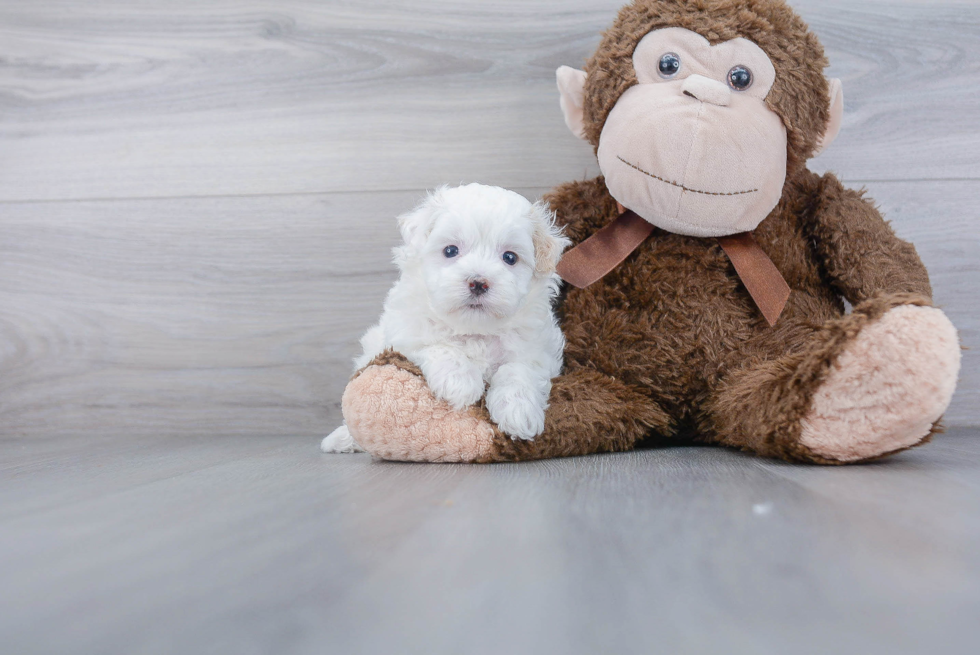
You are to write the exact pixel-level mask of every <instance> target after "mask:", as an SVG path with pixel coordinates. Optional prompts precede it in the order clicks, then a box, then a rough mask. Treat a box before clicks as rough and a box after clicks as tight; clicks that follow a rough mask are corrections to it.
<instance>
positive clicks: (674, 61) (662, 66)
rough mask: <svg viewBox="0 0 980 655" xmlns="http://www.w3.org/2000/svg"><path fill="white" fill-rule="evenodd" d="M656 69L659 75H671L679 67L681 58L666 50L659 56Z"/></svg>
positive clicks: (674, 73) (675, 72) (675, 73)
mask: <svg viewBox="0 0 980 655" xmlns="http://www.w3.org/2000/svg"><path fill="white" fill-rule="evenodd" d="M657 69H658V70H659V71H660V77H673V76H674V75H677V71H679V70H680V69H681V58H680V57H678V56H677V55H675V54H674V53H673V52H668V53H667V54H665V55H664V56H663V57H661V58H660V63H659V64H657Z"/></svg>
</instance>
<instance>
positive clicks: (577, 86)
mask: <svg viewBox="0 0 980 655" xmlns="http://www.w3.org/2000/svg"><path fill="white" fill-rule="evenodd" d="M557 76H558V92H559V93H561V98H560V100H559V102H560V103H561V111H562V113H563V114H564V115H565V125H567V126H568V129H570V130H571V131H572V134H574V135H575V136H577V137H578V138H580V139H582V140H585V113H584V110H583V106H584V104H585V71H580V70H578V69H575V68H572V67H571V66H562V67H561V68H559V69H558V71H557Z"/></svg>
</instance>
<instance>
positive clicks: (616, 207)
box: [343, 0, 960, 464]
mask: <svg viewBox="0 0 980 655" xmlns="http://www.w3.org/2000/svg"><path fill="white" fill-rule="evenodd" d="M826 65H827V61H826V59H825V57H824V53H823V49H822V47H821V46H820V44H819V42H818V41H817V39H816V37H815V36H814V35H813V34H812V33H810V32H809V31H808V29H807V26H806V25H805V23H804V22H803V21H802V20H801V19H800V18H799V17H798V16H796V14H795V13H793V11H792V10H791V9H790V8H789V7H788V6H787V5H786V4H785V3H784V2H782V1H781V0H695V1H688V0H635V2H633V3H632V4H631V5H628V6H627V7H625V8H623V9H622V10H621V11H620V13H619V16H618V18H617V19H616V21H615V23H614V24H613V26H612V27H611V28H610V29H609V30H608V31H607V32H606V33H605V34H604V36H603V39H602V42H601V44H600V45H599V48H598V50H597V51H596V53H595V55H594V56H593V57H592V58H591V59H590V60H589V62H588V64H587V66H586V70H585V71H577V70H574V69H571V68H568V67H562V68H561V69H559V71H558V86H559V89H560V91H561V107H562V110H563V112H564V115H565V121H566V123H567V124H568V126H569V128H570V129H571V130H572V131H573V132H574V133H575V134H577V135H578V136H580V137H581V138H583V139H585V140H587V141H588V142H589V143H591V144H592V145H593V146H594V147H595V150H596V155H597V157H598V162H599V167H600V170H601V171H602V173H603V175H602V176H601V177H598V178H596V179H594V180H588V181H583V182H570V183H567V184H563V185H561V186H559V187H558V188H557V189H555V190H554V191H553V192H552V193H550V194H549V195H548V196H546V199H547V201H548V202H549V203H550V204H551V207H552V209H553V210H554V211H555V212H556V213H557V217H558V223H559V224H561V225H563V226H564V229H565V234H566V235H567V236H568V237H570V238H571V239H572V241H573V242H574V243H576V244H582V245H580V246H579V247H578V248H576V249H573V250H572V251H570V252H568V253H567V254H566V260H567V262H563V265H565V266H566V269H565V270H563V269H562V268H559V272H561V273H562V277H563V278H565V279H566V281H571V282H574V283H575V286H572V285H566V293H564V295H563V297H562V299H561V304H560V306H559V309H558V311H559V314H560V317H561V323H562V329H563V330H564V332H565V336H566V339H567V347H566V350H565V370H564V372H563V374H562V375H561V376H560V377H558V378H556V379H555V380H554V383H553V387H552V392H551V397H550V405H549V408H548V410H547V414H546V427H545V431H544V433H543V434H541V435H539V436H538V437H536V438H535V439H533V440H530V441H521V440H512V439H510V438H509V437H506V436H505V435H503V434H502V433H500V432H499V431H498V430H497V429H496V428H495V426H494V425H493V424H492V423H491V422H490V420H489V416H488V415H487V413H486V410H485V409H484V408H483V407H481V406H475V407H471V408H469V409H467V410H464V411H454V410H453V409H452V408H450V407H449V406H448V405H447V404H446V403H444V402H442V401H440V400H437V399H435V398H434V397H433V396H432V394H431V393H430V392H429V390H428V387H427V386H426V384H425V381H424V379H423V378H422V377H421V373H420V371H419V370H418V369H417V368H416V367H415V366H413V365H412V364H411V363H410V362H408V361H407V360H406V359H405V358H404V357H401V356H400V355H399V354H398V353H392V352H389V353H385V354H384V355H382V356H380V357H378V358H377V359H375V361H373V362H372V363H371V364H370V365H369V366H367V367H366V368H364V369H362V370H361V371H359V372H358V373H357V374H356V375H355V377H354V378H353V379H352V381H351V383H350V384H349V385H348V388H347V390H346V391H345V393H344V399H343V409H344V417H345V419H346V422H347V425H348V427H349V429H350V432H351V434H352V435H353V437H354V438H355V439H356V440H357V442H358V443H359V444H360V445H361V446H362V447H363V448H365V449H366V450H368V451H369V452H371V453H373V454H374V455H376V456H379V457H383V458H386V459H398V460H413V461H473V462H492V461H511V460H521V459H535V458H544V457H559V456H569V455H582V454H587V453H597V452H608V451H622V450H629V449H631V448H634V447H636V446H637V445H639V444H641V443H642V442H644V441H645V440H650V439H654V438H670V437H677V438H686V439H693V440H696V441H700V442H704V443H715V444H723V445H727V446H733V447H737V448H741V449H744V450H747V451H751V452H753V453H757V454H759V455H762V456H767V457H779V458H783V459H788V460H795V461H801V462H813V463H820V464H840V463H847V462H859V461H865V460H869V459H874V458H878V457H881V456H883V455H887V454H890V453H894V452H898V451H901V450H904V449H906V448H910V447H912V446H915V445H917V444H919V443H922V442H923V441H925V440H927V439H928V438H929V436H930V435H931V434H932V433H933V432H934V431H935V430H936V426H937V423H938V421H939V419H940V417H941V415H942V413H943V412H944V411H945V409H946V407H947V406H948V405H949V402H950V399H951V397H952V394H953V391H954V388H955V385H956V378H957V374H958V371H959V361H960V359H959V358H960V352H959V344H958V340H957V335H956V331H955V329H954V328H953V326H952V325H951V324H950V322H949V320H948V319H947V318H946V316H945V315H944V314H943V313H942V312H941V311H940V310H939V309H937V308H934V307H932V306H931V288H930V285H929V277H928V274H927V273H926V270H925V268H924V267H923V265H922V262H921V261H920V260H919V257H918V255H917V254H916V252H915V248H914V247H913V246H912V245H911V244H909V243H906V242H904V241H902V240H900V239H899V238H897V237H896V236H895V234H894V233H893V232H892V230H891V228H890V227H889V226H888V224H887V223H885V221H884V220H883V219H882V217H881V215H880V214H879V213H878V211H877V210H876V209H875V207H874V204H873V203H872V202H871V201H870V200H869V199H866V198H864V197H863V196H862V194H861V193H860V192H856V191H852V190H849V189H846V188H844V187H843V186H842V185H841V183H840V182H839V181H838V180H837V178H836V177H834V176H833V175H831V174H827V175H823V176H819V175H816V174H814V173H812V172H811V171H809V170H808V169H807V168H806V160H807V159H808V158H810V157H811V156H813V155H815V154H816V153H818V152H819V151H821V150H822V149H823V148H825V147H827V145H829V143H830V142H831V141H832V140H833V138H834V137H835V136H836V134H837V131H838V129H839V127H840V122H841V113H842V110H843V100H842V95H841V87H840V82H839V81H837V80H831V81H828V80H827V79H826V78H825V77H824V75H823V68H824V67H825V66H826ZM624 209H625V210H627V211H625V213H624ZM590 237H594V238H591V239H590ZM610 244H611V245H610ZM624 244H625V245H624ZM845 299H846V300H847V301H848V302H850V303H851V304H852V305H853V310H852V311H851V312H850V313H846V312H845V303H844V300H845Z"/></svg>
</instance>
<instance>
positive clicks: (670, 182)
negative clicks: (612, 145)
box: [616, 155, 758, 196]
mask: <svg viewBox="0 0 980 655" xmlns="http://www.w3.org/2000/svg"><path fill="white" fill-rule="evenodd" d="M616 159H618V160H619V161H621V162H623V163H624V164H626V165H627V166H629V167H630V168H633V169H636V170H638V171H640V172H641V173H643V174H644V175H649V176H650V177H652V178H653V179H655V180H659V181H661V182H663V183H664V184H669V185H671V186H675V187H677V188H679V189H683V190H684V191H690V192H691V193H700V194H703V195H706V196H743V195H745V194H746V193H755V192H756V191H758V189H749V190H748V191H730V192H728V193H718V192H714V191H701V190H700V189H692V188H690V187H686V186H684V185H683V184H681V183H679V182H672V181H671V180H665V179H664V178H662V177H660V176H659V175H654V174H653V173H650V172H647V171H645V170H643V169H642V168H640V167H639V166H637V165H636V164H631V163H630V162H628V161H626V160H625V159H623V158H622V157H620V156H619V155H616Z"/></svg>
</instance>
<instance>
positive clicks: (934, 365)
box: [800, 305, 960, 462]
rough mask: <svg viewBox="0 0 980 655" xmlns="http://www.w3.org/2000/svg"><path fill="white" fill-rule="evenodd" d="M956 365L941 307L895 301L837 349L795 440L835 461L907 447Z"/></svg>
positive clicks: (933, 412)
mask: <svg viewBox="0 0 980 655" xmlns="http://www.w3.org/2000/svg"><path fill="white" fill-rule="evenodd" d="M959 368H960V346H959V340H958V339H957V336H956V328H954V327H953V324H952V323H950V322H949V319H947V318H946V315H945V314H943V313H942V311H940V310H938V309H936V308H934V307H919V306H914V305H902V306H899V307H895V308H894V309H891V310H889V311H888V312H886V313H885V314H884V315H883V316H882V317H881V318H880V319H878V320H877V321H875V322H874V323H871V324H869V325H867V326H866V327H865V328H864V329H862V330H861V332H860V333H858V335H857V336H856V337H855V338H854V340H853V341H852V342H851V343H850V344H848V346H847V347H846V348H845V349H844V350H843V351H842V352H841V354H840V355H839V356H838V358H837V361H836V362H835V363H834V364H833V365H832V367H831V369H830V372H829V374H828V375H827V378H826V379H825V380H824V382H823V384H822V385H821V386H820V387H819V388H818V389H817V391H816V392H815V394H814V396H813V402H812V405H811V407H810V410H809V412H808V413H807V415H806V417H805V418H804V419H803V422H802V432H801V435H800V442H801V443H802V444H803V445H804V446H806V447H807V448H809V449H810V450H811V451H813V452H814V453H815V454H817V455H819V456H821V457H824V458H827V459H830V460H834V461H838V462H854V461H859V460H863V459H869V458H874V457H878V456H880V455H885V454H888V453H892V452H897V451H899V450H903V449H905V448H909V447H911V446H914V445H916V444H917V443H919V442H920V441H922V440H923V439H925V438H926V437H927V436H929V435H930V434H931V433H932V430H933V425H934V424H935V423H936V422H937V421H938V420H939V418H940V417H941V416H942V414H943V412H944V411H946V408H947V407H948V406H949V402H950V400H951V399H952V397H953V391H954V389H955V388H956V378H957V375H958V374H959Z"/></svg>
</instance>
